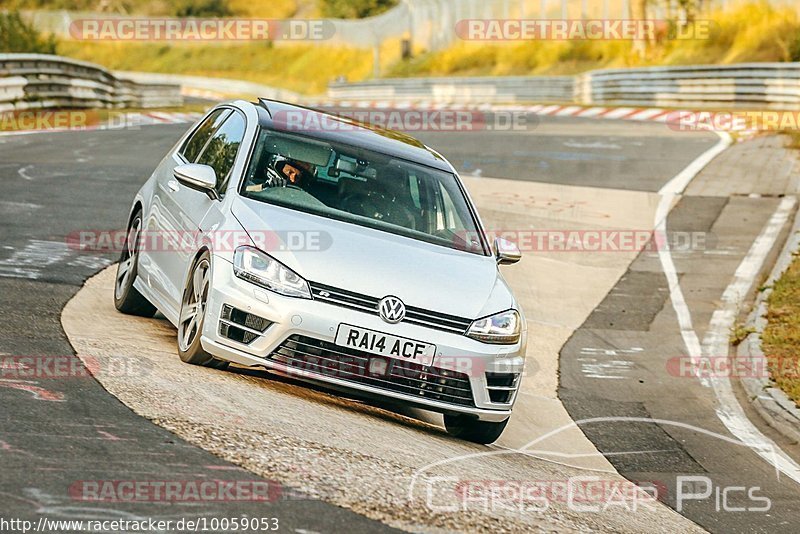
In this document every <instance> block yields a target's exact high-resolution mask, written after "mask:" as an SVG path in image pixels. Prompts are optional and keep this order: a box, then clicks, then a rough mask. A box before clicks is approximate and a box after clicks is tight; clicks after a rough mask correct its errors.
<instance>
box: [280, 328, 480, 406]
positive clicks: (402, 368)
mask: <svg viewBox="0 0 800 534" xmlns="http://www.w3.org/2000/svg"><path fill="white" fill-rule="evenodd" d="M270 359H271V360H273V361H275V362H279V363H282V364H284V365H287V366H289V367H291V368H294V369H298V370H301V371H303V372H308V373H314V374H317V375H324V376H330V377H333V378H338V379H341V380H347V381H348V382H355V383H359V384H366V385H369V386H373V387H376V388H380V389H385V390H389V391H396V392H399V393H405V394H406V395H410V396H413V397H420V398H425V399H429V400H436V401H441V402H447V403H450V404H457V405H460V406H475V401H474V400H473V398H472V388H471V387H470V383H469V377H468V376H467V375H466V374H464V373H457V372H455V371H449V370H446V369H437V368H435V367H426V366H422V365H419V364H416V363H412V362H406V361H403V360H395V359H391V358H384V357H381V356H376V355H374V354H369V353H367V352H363V351H359V350H354V349H351V348H346V347H340V346H338V345H334V344H333V343H330V342H328V341H322V340H319V339H314V338H310V337H307V336H301V335H298V334H295V335H293V336H291V337H289V338H288V339H286V341H284V342H283V343H282V344H281V345H280V346H279V347H278V348H277V349H276V350H275V352H273V353H272V354H271V355H270Z"/></svg>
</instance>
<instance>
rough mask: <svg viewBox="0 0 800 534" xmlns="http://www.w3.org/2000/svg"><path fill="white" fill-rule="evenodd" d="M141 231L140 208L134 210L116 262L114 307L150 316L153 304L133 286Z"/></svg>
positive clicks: (142, 315) (131, 313)
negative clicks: (123, 244)
mask: <svg viewBox="0 0 800 534" xmlns="http://www.w3.org/2000/svg"><path fill="white" fill-rule="evenodd" d="M141 231H142V210H141V209H138V210H136V213H134V214H133V217H132V218H131V223H130V224H129V225H128V235H127V237H126V238H125V247H124V248H123V249H122V253H121V254H120V257H119V263H118V264H117V276H116V278H114V307H115V308H117V310H119V311H121V312H122V313H127V314H128V315H138V316H140V317H152V316H153V315H155V313H156V307H155V306H153V305H152V304H151V303H150V301H148V300H147V299H146V298H144V296H143V295H142V294H141V293H139V291H138V290H137V289H136V288H135V287H133V282H134V281H135V280H136V275H137V273H138V270H139V234H140V233H141Z"/></svg>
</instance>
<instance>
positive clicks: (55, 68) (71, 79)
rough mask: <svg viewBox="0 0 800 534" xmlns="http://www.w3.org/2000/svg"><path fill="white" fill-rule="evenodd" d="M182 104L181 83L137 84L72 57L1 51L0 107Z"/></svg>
mask: <svg viewBox="0 0 800 534" xmlns="http://www.w3.org/2000/svg"><path fill="white" fill-rule="evenodd" d="M182 104H183V97H182V96H181V92H180V86H178V85H169V84H152V83H146V84H142V83H136V82H134V81H131V80H125V79H120V78H117V77H116V76H114V75H113V74H112V73H111V72H109V71H107V70H106V69H104V68H102V67H100V66H98V65H94V64H92V63H87V62H85V61H78V60H75V59H68V58H63V57H59V56H52V55H45V54H0V111H4V110H10V109H31V108H57V107H70V108H151V107H170V106H180V105H182Z"/></svg>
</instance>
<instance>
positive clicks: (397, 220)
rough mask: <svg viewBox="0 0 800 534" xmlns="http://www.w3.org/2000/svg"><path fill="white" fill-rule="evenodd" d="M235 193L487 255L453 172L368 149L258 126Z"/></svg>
mask: <svg viewBox="0 0 800 534" xmlns="http://www.w3.org/2000/svg"><path fill="white" fill-rule="evenodd" d="M241 194H242V195H243V196H244V197H246V198H251V199H254V200H258V201H261V202H267V203H270V204H277V205H280V206H284V207H290V208H293V209H296V210H299V211H304V212H307V213H313V214H316V215H321V216H323V217H328V218H332V219H337V220H341V221H345V222H349V223H352V224H357V225H360V226H366V227H369V228H374V229H377V230H382V231H386V232H391V233H394V234H400V235H403V236H406V237H411V238H414V239H418V240H421V241H426V242H429V243H434V244H438V245H442V246H446V247H449V248H453V249H457V250H463V251H466V252H472V253H476V254H486V250H485V249H484V247H483V244H482V241H481V239H480V238H479V235H478V231H477V226H476V224H475V221H474V218H473V216H472V214H471V212H470V210H469V207H468V205H467V201H466V199H465V197H464V194H463V193H462V191H461V188H460V186H459V184H458V182H457V181H456V177H455V176H454V175H453V174H452V173H449V172H444V171H440V170H437V169H432V168H430V167H426V166H423V165H417V164H414V163H411V162H409V161H406V160H401V159H397V158H393V157H391V156H387V155H384V154H379V153H377V152H373V151H370V150H364V149H361V148H357V147H352V146H349V145H340V144H336V143H330V142H325V141H318V140H314V139H308V138H304V137H299V136H292V135H286V134H277V133H275V132H271V131H267V130H262V131H261V133H260V134H259V137H258V141H257V143H256V147H255V152H254V153H253V157H252V158H251V160H250V166H249V168H248V169H247V173H246V175H245V180H244V182H243V184H242V189H241Z"/></svg>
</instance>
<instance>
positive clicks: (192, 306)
mask: <svg viewBox="0 0 800 534" xmlns="http://www.w3.org/2000/svg"><path fill="white" fill-rule="evenodd" d="M210 287H211V255H210V254H209V253H208V251H206V252H203V254H201V255H200V257H199V258H198V259H197V261H196V262H195V263H194V266H193V267H192V270H191V271H190V272H189V277H188V279H187V282H186V288H185V289H184V290H183V298H182V299H181V313H180V318H179V319H178V354H179V355H180V357H181V360H183V361H184V362H186V363H190V364H192V365H202V366H203V367H211V368H213V369H225V368H226V367H228V362H226V361H223V360H219V359H217V358H215V357H214V356H212V355H211V354H209V353H208V352H206V351H205V350H203V346H202V344H201V343H200V337H201V335H202V332H203V325H204V324H205V319H206V311H207V308H208V292H209V289H210Z"/></svg>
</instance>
